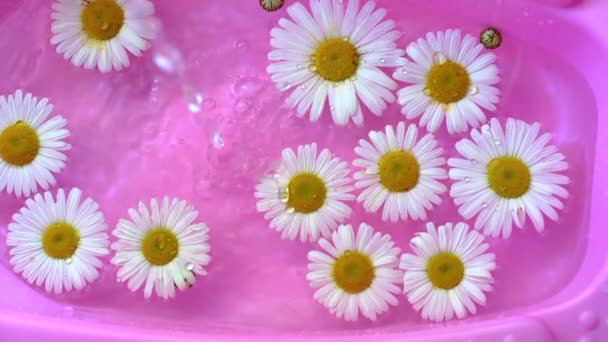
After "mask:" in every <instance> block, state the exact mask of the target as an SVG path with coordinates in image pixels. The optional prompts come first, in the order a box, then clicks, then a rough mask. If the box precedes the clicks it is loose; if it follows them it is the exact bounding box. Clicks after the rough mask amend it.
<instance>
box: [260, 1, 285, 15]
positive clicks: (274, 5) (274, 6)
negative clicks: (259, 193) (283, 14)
mask: <svg viewBox="0 0 608 342" xmlns="http://www.w3.org/2000/svg"><path fill="white" fill-rule="evenodd" d="M284 3H285V0H260V6H262V8H263V9H265V10H266V11H268V12H274V11H278V10H279V9H281V7H283V4H284Z"/></svg>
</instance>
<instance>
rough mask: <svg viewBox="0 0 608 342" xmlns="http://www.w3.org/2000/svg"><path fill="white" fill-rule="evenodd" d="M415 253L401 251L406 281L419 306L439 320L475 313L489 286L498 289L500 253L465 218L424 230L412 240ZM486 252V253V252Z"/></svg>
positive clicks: (411, 297)
mask: <svg viewBox="0 0 608 342" xmlns="http://www.w3.org/2000/svg"><path fill="white" fill-rule="evenodd" d="M411 247H412V249H413V251H414V253H415V255H412V254H404V255H403V256H402V257H401V269H403V270H404V271H405V274H404V277H403V286H404V289H405V293H406V294H407V299H408V300H409V302H410V303H411V304H412V305H413V306H414V310H416V311H420V310H422V318H424V319H429V320H433V321H437V322H438V321H443V320H450V319H452V318H453V317H454V316H456V317H458V318H464V317H466V316H467V312H469V313H471V314H475V313H476V312H477V308H476V305H475V304H479V305H485V303H486V296H485V294H484V292H488V291H491V290H492V285H491V284H492V282H493V278H492V274H491V272H492V271H493V270H494V268H495V267H496V263H495V261H494V260H495V256H494V254H491V253H485V252H486V251H487V250H488V248H489V245H488V244H487V243H485V242H484V237H483V235H481V234H479V233H478V232H476V231H469V226H468V225H466V224H465V223H457V224H456V225H455V226H453V225H452V224H451V223H446V224H445V225H443V226H439V227H437V228H435V225H434V224H433V223H428V224H427V231H426V232H423V233H418V234H417V235H416V236H415V237H414V238H413V239H412V241H411ZM484 253H485V254H484Z"/></svg>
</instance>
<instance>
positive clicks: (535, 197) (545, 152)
mask: <svg viewBox="0 0 608 342" xmlns="http://www.w3.org/2000/svg"><path fill="white" fill-rule="evenodd" d="M539 130H540V124H539V123H534V124H531V125H530V124H528V123H526V122H524V121H520V120H515V119H511V118H509V119H507V126H506V129H505V130H504V131H503V128H502V127H501V124H500V122H499V121H498V120H497V119H492V120H491V121H490V124H489V125H484V126H483V127H482V128H481V130H480V131H479V130H477V129H474V130H472V131H471V138H472V139H473V140H472V141H471V140H469V139H462V140H461V141H459V142H458V143H457V144H456V150H458V152H459V153H460V154H461V155H462V156H463V157H464V159H459V158H450V160H449V161H448V164H449V165H450V167H451V169H450V178H451V179H453V180H455V181H456V182H455V183H454V184H453V185H452V189H451V190H450V195H451V196H452V197H453V198H454V203H456V205H457V206H459V208H458V211H459V212H460V214H461V215H462V216H463V217H464V218H465V219H470V218H472V217H474V216H475V215H478V216H477V219H476V220H475V229H481V228H483V232H484V234H486V235H490V236H492V237H498V236H499V235H500V234H501V233H502V237H503V238H505V239H506V238H508V237H509V236H510V235H511V230H512V227H513V223H515V225H516V226H517V227H519V228H521V227H523V226H524V224H525V221H526V216H529V217H530V219H531V220H532V223H533V225H534V228H536V230H537V231H539V232H542V231H543V229H544V227H545V221H544V218H543V214H544V215H546V216H547V217H549V218H550V219H551V220H553V221H556V220H557V219H558V214H557V211H556V209H558V210H559V209H562V208H563V204H562V202H561V200H560V198H567V197H568V191H566V189H564V187H563V185H566V184H568V183H569V179H568V177H567V176H565V175H563V174H561V173H562V172H563V171H565V170H567V169H568V163H566V162H565V161H564V159H565V157H564V155H563V154H561V153H558V152H557V148H556V147H555V146H553V145H547V144H548V143H549V141H550V140H551V134H549V133H545V134H543V135H541V136H540V137H539V136H538V133H539Z"/></svg>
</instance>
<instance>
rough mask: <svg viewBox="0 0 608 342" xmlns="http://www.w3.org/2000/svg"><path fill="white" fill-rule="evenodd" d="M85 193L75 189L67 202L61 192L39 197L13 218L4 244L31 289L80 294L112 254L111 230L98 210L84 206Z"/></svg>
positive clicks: (86, 202) (89, 202) (88, 201)
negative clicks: (55, 194) (54, 196)
mask: <svg viewBox="0 0 608 342" xmlns="http://www.w3.org/2000/svg"><path fill="white" fill-rule="evenodd" d="M81 195H82V192H81V191H80V190H79V189H76V188H74V189H72V190H70V193H69V194H68V196H67V198H66V195H65V192H64V191H63V190H62V189H60V190H58V191H57V196H56V199H54V198H53V195H52V194H51V193H50V192H45V193H44V195H41V194H36V196H35V197H34V198H33V199H32V198H29V199H27V201H26V202H25V207H23V208H21V210H20V211H19V212H18V213H16V214H15V215H13V222H12V223H10V224H9V225H8V234H7V236H6V244H7V245H8V246H9V248H10V250H9V254H10V256H11V258H10V263H11V265H12V266H13V269H14V270H15V272H16V273H20V274H21V275H22V276H23V278H24V279H26V280H27V281H28V282H29V283H30V284H36V286H43V284H44V289H45V290H46V292H48V293H51V292H53V293H55V294H61V293H62V292H64V291H65V292H70V291H72V290H80V289H82V288H84V287H85V286H86V285H87V284H88V283H91V282H93V281H95V280H96V279H97V278H99V275H100V273H99V269H101V268H102V266H103V263H102V261H101V260H100V259H101V258H102V257H104V256H106V255H108V254H109V252H110V251H109V250H108V246H109V245H110V241H109V239H108V234H106V229H107V226H106V224H105V222H104V217H103V214H102V213H101V212H100V211H99V205H98V204H97V203H95V202H94V201H93V200H92V199H90V198H87V199H85V200H84V201H82V202H81V201H80V198H81Z"/></svg>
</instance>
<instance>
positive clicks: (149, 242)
mask: <svg viewBox="0 0 608 342" xmlns="http://www.w3.org/2000/svg"><path fill="white" fill-rule="evenodd" d="M141 250H142V253H143V254H144V257H145V258H146V260H148V261H149V262H150V263H151V264H152V265H155V266H164V265H166V264H168V263H170V262H171V261H173V259H175V257H176V256H177V252H178V251H179V242H178V241H177V236H175V233H173V232H172V231H171V230H169V229H167V228H164V227H160V228H155V229H152V230H150V231H149V232H148V233H147V234H146V236H145V237H144V240H143V241H142V243H141Z"/></svg>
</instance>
